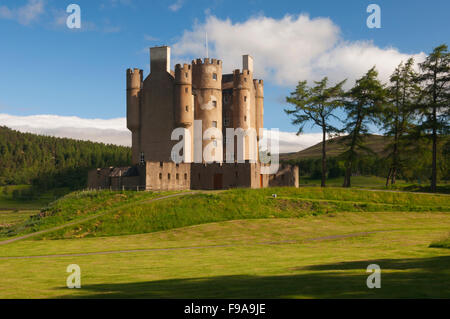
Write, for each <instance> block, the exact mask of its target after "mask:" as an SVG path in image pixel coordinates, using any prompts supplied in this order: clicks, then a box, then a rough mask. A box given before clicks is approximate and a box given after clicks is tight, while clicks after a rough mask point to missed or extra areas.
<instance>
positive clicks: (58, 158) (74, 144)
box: [0, 126, 131, 188]
mask: <svg viewBox="0 0 450 319" xmlns="http://www.w3.org/2000/svg"><path fill="white" fill-rule="evenodd" d="M130 163H131V149H130V148H129V147H124V146H116V145H110V144H108V145H106V144H103V143H94V142H88V141H79V140H74V139H69V138H58V137H52V136H43V135H36V134H31V133H21V132H18V131H15V130H12V129H10V128H8V127H5V126H0V185H13V184H16V185H17V184H34V185H38V186H39V187H40V188H52V187H69V188H80V187H84V186H85V183H86V178H87V171H88V170H89V169H91V168H96V167H107V166H116V165H117V166H119V165H120V166H122V165H129V164H130Z"/></svg>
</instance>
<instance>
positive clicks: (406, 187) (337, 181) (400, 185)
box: [300, 176, 450, 194]
mask: <svg viewBox="0 0 450 319" xmlns="http://www.w3.org/2000/svg"><path fill="white" fill-rule="evenodd" d="M343 182H344V177H335V178H329V179H327V186H330V187H341V186H342V184H343ZM300 185H302V186H320V179H311V178H309V177H300ZM352 187H354V188H373V189H388V190H398V191H407V192H425V193H428V192H430V185H425V184H423V185H418V184H414V183H408V182H405V181H402V180H397V183H396V184H395V185H394V186H389V187H388V188H386V178H384V177H378V176H352ZM437 193H443V194H450V184H448V183H447V184H445V183H443V184H438V185H437Z"/></svg>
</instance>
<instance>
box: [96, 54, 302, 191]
mask: <svg viewBox="0 0 450 319" xmlns="http://www.w3.org/2000/svg"><path fill="white" fill-rule="evenodd" d="M150 71H151V72H150V74H149V75H148V76H147V77H146V78H145V79H144V77H143V71H142V70H140V69H127V71H126V100H127V127H128V129H129V130H130V131H131V133H132V164H133V165H132V166H130V167H118V168H114V167H111V168H104V169H100V168H99V169H97V170H93V171H91V172H89V175H88V187H91V188H108V187H109V188H112V189H117V188H118V189H130V188H131V189H138V190H181V189H223V188H231V187H251V188H261V187H268V186H298V167H292V166H290V165H281V166H280V168H279V169H278V170H277V171H276V172H275V173H267V169H266V168H267V166H270V165H271V164H263V163H260V162H259V159H258V143H259V141H260V140H261V139H262V136H261V131H260V129H262V128H263V124H264V122H263V118H264V83H263V81H262V80H258V79H254V78H253V58H252V57H251V56H250V55H244V56H243V65H242V70H239V69H238V70H234V71H233V73H231V74H222V61H221V60H217V59H208V58H205V59H203V60H202V59H196V60H193V61H192V63H191V64H183V65H181V64H177V65H176V66H175V71H172V70H171V69H170V47H167V46H162V47H153V48H150ZM176 128H183V129H184V130H183V132H186V131H188V132H189V135H190V136H191V139H182V143H184V144H183V146H187V143H189V144H190V146H191V147H190V149H191V150H192V152H191V154H189V152H187V153H186V154H183V155H184V161H183V162H182V163H175V162H173V161H172V154H171V153H172V149H173V147H174V146H175V144H177V143H179V140H177V139H175V140H172V133H173V131H174V129H176ZM238 128H240V129H242V130H249V129H250V130H249V131H251V129H254V131H253V132H254V133H255V134H254V135H253V136H252V135H245V136H244V135H242V136H243V138H239V139H240V141H241V143H239V142H238V136H237V135H231V137H230V136H229V134H228V133H227V131H229V130H230V129H233V130H236V129H238ZM211 132H212V133H211ZM220 133H222V134H220ZM216 135H217V136H216ZM222 136H223V137H222ZM229 138H232V139H234V149H233V147H230V149H228V150H227V147H226V146H225V144H227V143H226V139H229ZM242 140H244V142H242ZM211 143H213V145H214V146H215V147H214V148H213V150H212V152H211V155H212V160H208V161H205V160H204V157H203V156H202V153H204V152H206V150H207V149H209V148H210V145H211ZM252 143H254V145H253V144H252ZM217 145H219V146H223V147H218V148H216V146H217ZM255 149H256V152H254V151H252V150H255ZM196 150H200V152H196ZM198 154H200V156H199V155H198Z"/></svg>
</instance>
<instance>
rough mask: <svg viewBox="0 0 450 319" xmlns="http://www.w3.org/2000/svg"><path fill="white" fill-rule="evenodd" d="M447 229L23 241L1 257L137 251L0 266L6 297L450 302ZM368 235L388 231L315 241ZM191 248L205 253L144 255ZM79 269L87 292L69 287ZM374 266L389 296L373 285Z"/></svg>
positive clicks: (359, 220)
mask: <svg viewBox="0 0 450 319" xmlns="http://www.w3.org/2000/svg"><path fill="white" fill-rule="evenodd" d="M170 201H172V199H171V200H170ZM449 222H450V219H449V215H448V213H434V212H431V213H430V212H429V213H421V214H415V213H398V212H377V213H367V212H346V213H335V214H324V215H320V216H312V215H309V216H305V217H304V218H283V219H278V218H274V219H269V220H267V219H256V220H239V221H227V222H219V223H210V224H203V225H197V226H191V227H185V228H179V229H172V230H169V231H163V232H154V233H150V234H139V235H128V236H114V237H99V238H83V239H63V240H50V241H49V240H43V241H32V240H24V241H19V242H15V243H12V244H9V245H4V246H0V256H3V257H4V256H33V255H52V254H61V253H72V254H73V253H85V252H91V253H92V252H102V251H114V250H126V249H137V251H132V252H123V253H112V254H100V255H88V256H68V257H56V256H53V257H52V256H48V257H41V258H34V259H0V274H1V279H0V298H450V285H449V284H448V283H449V282H450V254H449V251H448V249H441V248H429V247H428V245H429V243H430V242H432V241H434V240H436V239H437V238H441V237H442V236H443V235H444V234H446V233H448V225H449ZM365 231H366V232H371V231H384V232H378V233H370V234H366V235H362V236H357V237H348V238H334V239H333V238H330V239H325V238H323V240H311V239H320V238H321V237H325V236H331V235H346V234H352V233H361V232H365ZM273 242H278V243H273ZM264 243H265V244H264ZM212 245H216V246H212ZM226 245H229V246H226ZM192 246H197V247H199V246H200V248H197V249H178V250H177V249H171V250H152V251H145V250H143V249H152V248H176V247H192ZM73 263H75V264H78V265H79V266H80V267H81V276H82V277H81V285H82V288H81V289H68V288H66V287H65V282H66V278H67V276H68V273H66V267H67V266H68V265H69V264H73ZM372 263H375V264H378V265H379V266H380V267H381V269H382V277H381V278H382V288H381V289H368V288H367V286H366V279H367V276H368V274H367V273H366V267H367V266H368V265H369V264H372Z"/></svg>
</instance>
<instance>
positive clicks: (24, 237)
mask: <svg viewBox="0 0 450 319" xmlns="http://www.w3.org/2000/svg"><path fill="white" fill-rule="evenodd" d="M197 193H198V192H184V193H176V194H171V195H166V196H161V197H156V198H152V199H150V200H146V201H143V202H144V203H151V202H156V201H159V200H162V199H167V198H172V197H177V196H185V195H192V194H197ZM133 204H134V203H133ZM128 205H131V204H128ZM126 206H127V205H124V206H121V207H118V208H116V209H114V210H112V211H116V210H117V209H121V208H123V207H126ZM109 213H111V211H107V212H103V213H99V214H96V215H92V216H89V217H86V218H83V219H79V220H76V221H73V222H70V223H67V224H63V225H59V226H55V227H52V228H49V229H44V230H40V231H37V232H34V233H30V234H26V235H23V236H19V237H14V238H11V239H7V240H4V241H0V246H1V245H6V244H10V243H13V242H15V241H18V240H22V239H26V238H30V237H34V236H37V235H42V234H46V233H49V232H52V231H55V230H59V229H62V228H65V227H68V226H73V225H77V224H81V223H84V222H86V221H89V220H92V219H95V218H98V217H101V216H103V215H106V214H109Z"/></svg>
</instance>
